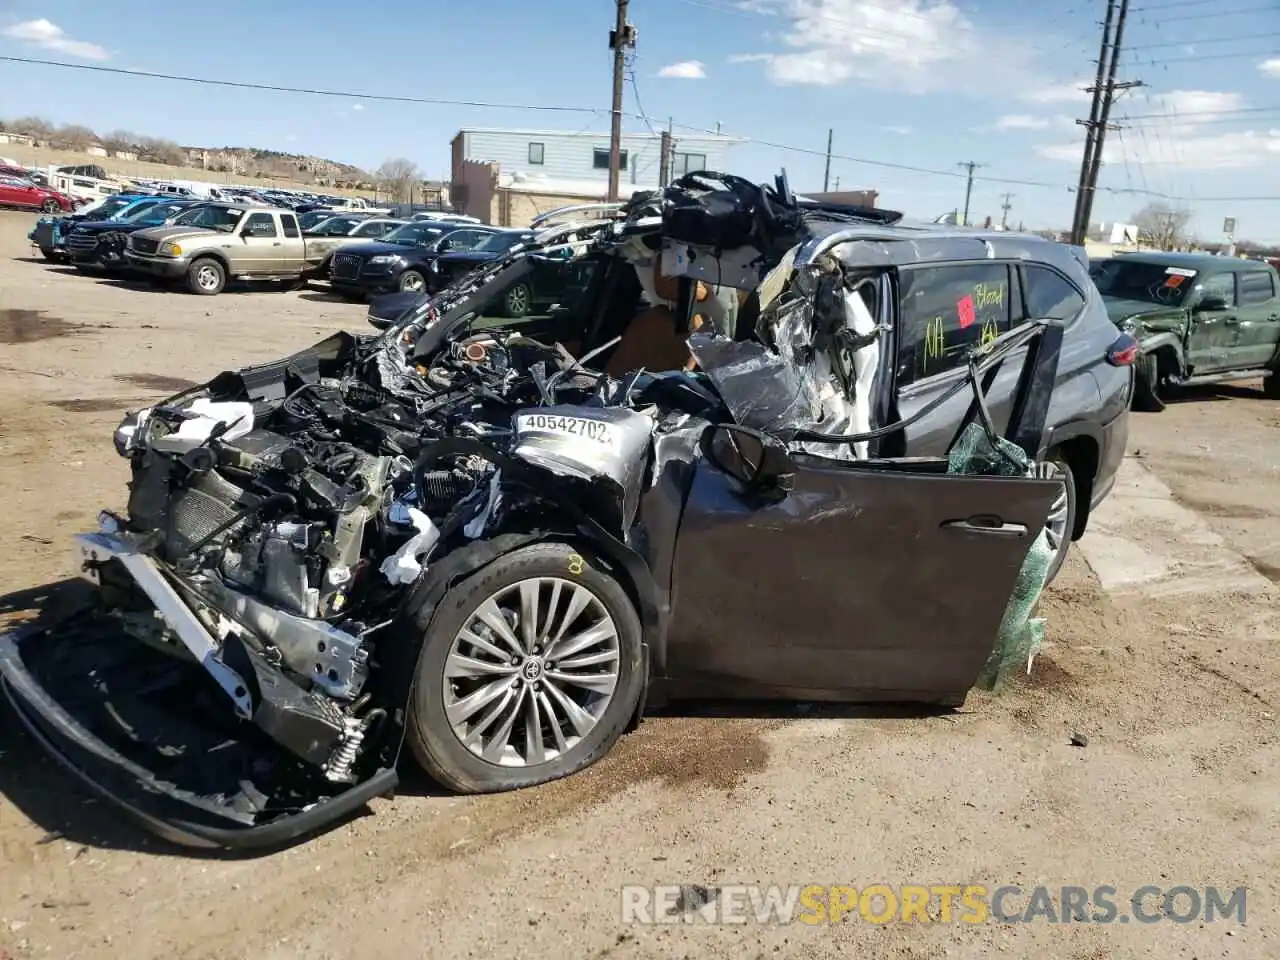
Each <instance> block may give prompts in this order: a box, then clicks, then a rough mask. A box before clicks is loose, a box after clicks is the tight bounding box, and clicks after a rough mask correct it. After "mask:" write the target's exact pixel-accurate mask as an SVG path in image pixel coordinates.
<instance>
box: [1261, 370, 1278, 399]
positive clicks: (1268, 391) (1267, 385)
mask: <svg viewBox="0 0 1280 960" xmlns="http://www.w3.org/2000/svg"><path fill="white" fill-rule="evenodd" d="M1262 395H1263V396H1264V397H1266V398H1267V399H1268V400H1280V367H1273V368H1272V370H1271V376H1269V377H1267V378H1266V379H1264V380H1263V381H1262Z"/></svg>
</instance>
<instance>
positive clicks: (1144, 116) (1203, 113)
mask: <svg viewBox="0 0 1280 960" xmlns="http://www.w3.org/2000/svg"><path fill="white" fill-rule="evenodd" d="M1277 110H1280V104H1275V105H1274V106H1269V107H1232V108H1231V109H1230V110H1183V111H1181V112H1179V114H1178V116H1180V117H1226V116H1235V115H1236V114H1242V113H1274V112H1275V111H1277ZM1167 116H1168V114H1167V113H1135V114H1131V115H1130V116H1127V117H1120V118H1119V119H1121V120H1125V121H1129V120H1163V119H1165V118H1166V117H1167Z"/></svg>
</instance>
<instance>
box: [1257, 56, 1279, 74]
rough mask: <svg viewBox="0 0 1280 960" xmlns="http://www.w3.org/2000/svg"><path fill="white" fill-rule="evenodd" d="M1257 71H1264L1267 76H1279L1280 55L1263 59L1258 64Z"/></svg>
mask: <svg viewBox="0 0 1280 960" xmlns="http://www.w3.org/2000/svg"><path fill="white" fill-rule="evenodd" d="M1258 72H1259V73H1264V74H1266V75H1267V76H1268V77H1280V57H1272V58H1271V59H1270V60H1263V61H1262V62H1261V63H1260V64H1258Z"/></svg>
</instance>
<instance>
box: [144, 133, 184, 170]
mask: <svg viewBox="0 0 1280 960" xmlns="http://www.w3.org/2000/svg"><path fill="white" fill-rule="evenodd" d="M138 148H139V149H138V156H139V158H140V159H143V160H150V161H152V162H153V163H167V164H169V165H171V166H175V167H180V166H182V165H183V164H184V163H186V162H187V157H186V154H185V153H183V152H182V148H181V147H180V146H178V145H177V144H176V143H174V142H173V141H172V140H165V139H163V138H162V137H143V138H141V140H140V141H139V143H138Z"/></svg>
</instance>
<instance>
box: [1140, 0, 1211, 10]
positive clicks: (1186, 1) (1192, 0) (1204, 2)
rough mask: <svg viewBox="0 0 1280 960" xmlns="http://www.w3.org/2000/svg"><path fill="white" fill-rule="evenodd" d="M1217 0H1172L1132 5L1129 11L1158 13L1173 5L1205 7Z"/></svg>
mask: <svg viewBox="0 0 1280 960" xmlns="http://www.w3.org/2000/svg"><path fill="white" fill-rule="evenodd" d="M1219 2H1220V0H1174V2H1173V3H1162V4H1160V5H1159V6H1158V7H1156V6H1151V7H1134V8H1133V10H1132V11H1131V12H1132V13H1146V12H1147V11H1151V12H1152V13H1158V12H1159V11H1161V10H1169V9H1172V8H1173V7H1205V6H1208V5H1209V4H1211V3H1219Z"/></svg>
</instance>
